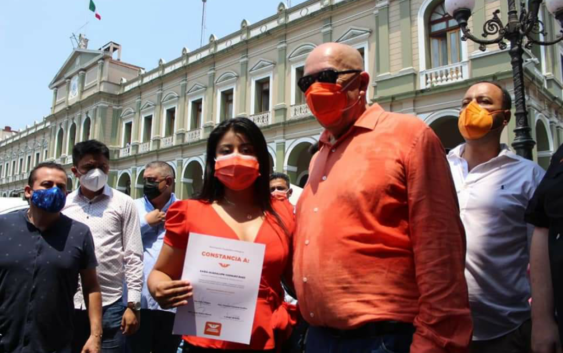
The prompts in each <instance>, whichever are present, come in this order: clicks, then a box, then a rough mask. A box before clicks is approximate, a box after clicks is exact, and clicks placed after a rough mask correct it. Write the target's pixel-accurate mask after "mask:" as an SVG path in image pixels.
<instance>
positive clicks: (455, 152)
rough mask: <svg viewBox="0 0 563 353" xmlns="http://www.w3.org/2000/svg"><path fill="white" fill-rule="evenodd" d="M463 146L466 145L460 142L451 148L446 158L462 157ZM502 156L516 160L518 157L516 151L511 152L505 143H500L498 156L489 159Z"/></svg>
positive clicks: (496, 158) (501, 157)
mask: <svg viewBox="0 0 563 353" xmlns="http://www.w3.org/2000/svg"><path fill="white" fill-rule="evenodd" d="M465 146H466V144H465V143H462V144H461V145H459V146H457V147H456V148H454V149H452V150H451V151H450V153H448V158H450V159H463V157H462V155H463V151H465ZM504 158H509V159H513V160H516V161H517V160H519V157H518V155H517V154H516V153H514V152H512V151H511V150H510V148H509V147H508V146H507V145H506V144H504V143H501V144H500V152H499V154H498V156H496V157H494V158H493V159H491V161H494V160H498V159H504ZM489 162H490V161H489Z"/></svg>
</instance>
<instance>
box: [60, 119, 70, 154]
mask: <svg viewBox="0 0 563 353" xmlns="http://www.w3.org/2000/svg"><path fill="white" fill-rule="evenodd" d="M69 126H70V123H69V121H68V119H65V121H63V148H62V149H61V158H63V157H66V156H67V152H68V148H67V144H68V135H69V133H68V132H69V131H68V128H69Z"/></svg>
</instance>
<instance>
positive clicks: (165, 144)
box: [160, 136, 174, 148]
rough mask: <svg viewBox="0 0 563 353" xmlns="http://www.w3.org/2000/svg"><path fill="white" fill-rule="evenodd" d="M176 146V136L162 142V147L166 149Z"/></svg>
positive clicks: (166, 138)
mask: <svg viewBox="0 0 563 353" xmlns="http://www.w3.org/2000/svg"><path fill="white" fill-rule="evenodd" d="M173 145H174V136H168V137H165V138H163V139H162V140H160V147H161V148H166V147H171V146H173Z"/></svg>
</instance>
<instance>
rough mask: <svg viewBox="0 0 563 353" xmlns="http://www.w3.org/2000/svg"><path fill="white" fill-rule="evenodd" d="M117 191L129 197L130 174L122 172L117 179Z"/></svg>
mask: <svg viewBox="0 0 563 353" xmlns="http://www.w3.org/2000/svg"><path fill="white" fill-rule="evenodd" d="M116 189H117V190H119V191H121V192H122V193H124V194H127V195H129V196H131V173H130V172H129V171H124V172H122V173H121V175H119V177H118V178H117V188H116Z"/></svg>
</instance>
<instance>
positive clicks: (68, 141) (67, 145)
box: [63, 120, 78, 155]
mask: <svg viewBox="0 0 563 353" xmlns="http://www.w3.org/2000/svg"><path fill="white" fill-rule="evenodd" d="M72 124H74V125H75V126H76V129H75V131H74V134H75V135H74V143H76V142H77V138H76V137H77V136H76V135H78V124H77V123H76V121H74V120H70V123H69V125H68V131H69V134H68V136H67V139H66V146H65V147H64V149H63V150H64V152H65V153H64V154H65V155H68V153H67V152H68V148H69V147H70V128H71V127H72Z"/></svg>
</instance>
